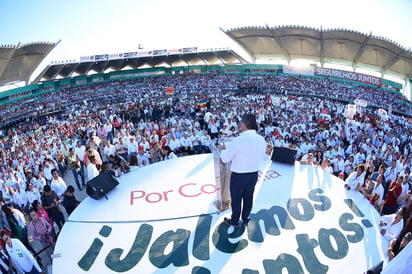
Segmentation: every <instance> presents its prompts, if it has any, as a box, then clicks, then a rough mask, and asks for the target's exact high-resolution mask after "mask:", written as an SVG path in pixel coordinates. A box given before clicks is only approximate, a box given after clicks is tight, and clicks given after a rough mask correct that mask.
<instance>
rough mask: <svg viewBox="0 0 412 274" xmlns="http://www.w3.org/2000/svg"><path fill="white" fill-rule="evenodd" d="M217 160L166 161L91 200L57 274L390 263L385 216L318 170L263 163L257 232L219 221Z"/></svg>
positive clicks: (57, 262) (344, 268)
mask: <svg viewBox="0 0 412 274" xmlns="http://www.w3.org/2000/svg"><path fill="white" fill-rule="evenodd" d="M216 191H219V190H216V187H215V174H214V165H213V156H212V155H211V154H203V155H197V156H189V157H183V158H178V159H175V160H171V161H165V162H160V163H157V164H154V165H151V166H148V167H145V168H141V169H138V170H136V171H133V172H131V173H129V174H126V175H124V176H122V177H121V178H120V185H119V186H118V187H116V188H115V189H114V190H113V191H112V192H111V193H109V194H108V200H106V199H102V200H98V201H95V200H92V199H89V198H87V199H86V200H84V201H83V202H82V203H81V204H80V206H79V207H78V208H77V209H76V210H75V211H74V212H73V213H72V215H71V216H70V217H69V219H68V221H67V222H66V224H65V225H64V227H63V229H62V231H61V233H60V235H59V239H58V241H57V244H56V248H55V253H60V255H61V256H60V257H58V258H55V259H54V261H53V273H59V274H61V273H251V272H254V273H286V272H282V271H287V272H288V273H343V272H344V273H363V272H364V271H366V270H367V269H368V268H370V267H372V266H373V265H375V264H377V263H378V262H380V261H382V260H384V261H385V263H386V256H385V254H386V249H387V247H388V242H387V240H386V239H385V238H383V237H382V236H381V235H380V233H379V230H378V228H377V225H378V223H379V219H380V217H379V215H378V213H377V212H376V210H375V209H374V208H373V207H372V206H371V205H370V204H369V203H368V201H367V200H366V199H364V198H363V196H362V195H361V194H360V193H359V192H357V191H348V190H345V188H344V187H343V182H342V181H340V180H339V179H337V178H336V177H334V176H332V175H330V174H324V173H323V171H322V170H321V169H319V168H318V167H314V166H308V165H300V164H299V163H296V165H294V166H293V165H286V164H280V163H272V162H264V161H262V163H261V166H260V170H259V181H258V183H257V185H256V189H255V195H254V199H255V202H254V207H253V210H252V214H251V216H250V217H251V220H250V223H249V225H248V226H247V227H245V226H241V227H240V228H239V229H236V230H233V228H231V227H228V226H227V225H226V224H225V223H224V222H223V218H224V217H230V214H231V211H230V210H227V211H225V212H218V211H217V209H216V207H215V205H216V197H217V195H216Z"/></svg>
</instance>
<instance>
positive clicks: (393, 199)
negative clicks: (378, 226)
mask: <svg viewBox="0 0 412 274" xmlns="http://www.w3.org/2000/svg"><path fill="white" fill-rule="evenodd" d="M402 181H403V177H402V176H401V175H399V176H398V179H397V180H396V181H394V182H393V183H392V184H391V185H390V186H389V189H388V193H387V195H386V199H385V200H384V202H383V203H382V208H381V211H380V212H381V215H389V214H393V213H395V212H396V210H397V209H398V207H399V205H398V202H397V200H398V197H399V195H401V193H402Z"/></svg>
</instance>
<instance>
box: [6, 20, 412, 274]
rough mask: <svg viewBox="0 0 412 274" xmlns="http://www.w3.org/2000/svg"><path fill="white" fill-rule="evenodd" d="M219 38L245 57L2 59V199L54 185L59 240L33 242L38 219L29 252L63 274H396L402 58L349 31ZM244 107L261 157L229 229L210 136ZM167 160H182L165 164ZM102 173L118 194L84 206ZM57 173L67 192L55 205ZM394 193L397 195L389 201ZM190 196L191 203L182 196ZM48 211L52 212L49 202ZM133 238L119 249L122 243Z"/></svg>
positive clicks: (411, 151) (405, 194)
mask: <svg viewBox="0 0 412 274" xmlns="http://www.w3.org/2000/svg"><path fill="white" fill-rule="evenodd" d="M221 31H222V32H223V33H224V34H226V35H227V36H228V37H229V38H230V39H232V40H233V41H234V42H235V43H236V44H237V45H238V47H239V50H236V51H235V50H234V49H231V48H208V49H200V48H197V47H186V48H176V49H160V50H156V49H153V50H146V49H145V50H143V49H139V50H136V51H134V52H119V53H96V54H95V55H88V56H80V57H79V60H66V61H53V62H51V63H50V64H48V65H47V66H46V67H45V68H44V69H43V70H42V71H41V72H40V73H39V74H38V75H34V74H33V72H34V71H35V70H36V69H38V68H39V67H40V64H41V63H42V61H43V60H44V59H45V58H46V56H47V55H48V54H49V53H50V52H52V51H53V49H54V48H55V47H57V46H58V44H59V43H60V41H58V42H56V43H48V42H41V43H31V44H27V45H21V44H18V45H16V46H10V45H4V46H1V47H0V86H6V85H7V86H10V85H12V86H13V85H15V86H17V83H18V82H24V83H25V85H24V86H20V87H15V88H11V89H8V90H5V91H2V92H0V137H1V142H0V185H1V186H2V189H3V190H1V192H0V193H1V194H2V199H3V200H4V202H5V204H6V205H8V206H10V204H12V201H13V200H12V199H14V198H13V197H12V195H14V194H15V190H14V188H13V187H14V186H15V185H16V184H17V185H19V186H20V184H19V183H17V182H23V183H26V187H27V189H29V185H30V187H33V185H34V188H37V189H38V192H39V197H40V195H41V197H42V202H43V200H44V202H47V198H44V196H45V195H46V193H43V190H45V191H46V188H45V186H46V184H48V185H53V186H54V188H53V186H52V190H53V192H56V193H54V194H55V195H56V201H57V200H58V199H60V198H61V199H62V201H63V204H64V206H63V207H60V210H59V211H58V212H57V209H56V211H53V212H52V211H50V213H48V214H55V215H54V217H52V218H51V221H50V223H51V227H53V228H54V229H55V230H56V231H53V232H57V231H58V233H57V235H52V234H50V235H52V236H53V237H52V236H50V237H52V238H53V239H55V240H56V242H55V243H53V241H51V242H48V243H46V244H44V242H45V239H44V238H42V237H40V236H38V237H37V238H35V237H33V235H34V234H35V231H34V230H33V228H32V226H34V225H32V226H30V229H29V225H27V227H28V228H27V229H26V230H30V233H29V235H30V237H29V238H27V235H26V239H24V240H25V242H24V244H25V245H26V246H28V245H29V240H30V243H32V244H33V243H35V244H34V245H33V246H34V249H35V250H36V251H34V252H32V253H34V255H35V257H36V258H37V261H39V262H40V266H39V267H41V268H42V269H43V270H45V272H46V270H47V272H48V273H51V272H52V269H53V272H54V273H58V274H60V273H68V271H70V272H73V271H75V272H76V273H77V272H79V273H80V272H83V271H85V272H88V271H89V273H118V272H125V273H135V272H136V271H137V272H142V273H153V272H161V271H165V272H164V273H171V272H173V273H174V272H182V273H189V272H190V271H191V273H241V272H242V273H246V272H247V273H251V272H259V271H262V273H263V271H265V272H266V273H284V271H283V270H285V268H286V270H287V271H288V273H312V272H316V273H318V272H319V273H339V271H341V270H342V267H344V268H345V270H346V269H348V272H351V273H359V272H363V271H367V270H368V269H373V268H374V267H376V266H378V268H379V266H380V267H382V265H384V267H388V268H387V270H386V272H385V268H384V270H383V273H406V272H405V269H408V268H407V267H406V266H405V265H408V264H409V265H408V267H409V266H410V264H411V263H410V262H411V260H410V256H412V255H410V254H411V250H412V247H411V244H409V246H408V247H405V246H403V244H402V243H401V241H403V239H404V237H405V239H409V241H410V240H411V238H412V237H411V236H410V235H411V229H412V202H411V189H412V176H411V175H412V173H411V162H412V103H411V100H410V99H411V96H412V52H411V51H410V49H405V48H404V47H402V46H401V45H399V44H397V43H396V42H394V41H391V40H388V39H386V38H383V37H376V36H374V35H373V34H372V33H370V34H363V33H359V32H355V31H351V30H344V29H327V30H325V29H322V28H320V29H315V28H308V27H300V26H278V27H270V26H268V25H266V26H260V27H241V28H235V29H229V30H224V29H221ZM249 112H250V113H253V114H255V115H256V118H257V122H258V127H257V129H256V131H257V132H258V133H259V134H260V135H262V136H263V137H264V138H265V141H266V145H267V152H266V156H267V158H268V159H267V160H268V161H266V162H265V163H264V164H265V165H263V164H262V163H263V161H262V163H261V165H260V167H259V186H258V187H259V189H257V192H256V193H257V195H259V198H260V199H256V200H258V201H256V204H254V209H255V211H254V212H253V214H251V215H253V216H252V217H251V219H250V220H251V222H250V223H249V227H244V226H242V225H241V226H240V230H238V231H237V230H234V231H233V232H228V231H229V230H228V228H227V227H226V226H225V223H224V222H222V220H221V219H222V218H223V216H222V215H221V213H222V211H218V210H216V207H219V206H216V204H217V203H216V196H217V197H218V199H220V200H219V201H220V202H222V204H220V205H223V202H224V200H222V199H224V198H223V197H222V196H224V193H223V191H224V187H223V186H222V188H219V186H218V183H217V182H218V181H219V180H221V181H219V184H220V183H221V182H223V181H224V180H225V178H224V177H225V173H223V172H227V173H228V174H229V173H230V170H229V169H226V166H225V167H222V166H219V164H217V165H216V162H218V160H219V157H217V158H216V157H215V158H213V157H212V156H216V155H215V154H216V151H214V148H216V147H217V144H218V143H219V142H226V141H228V140H231V139H233V138H235V137H236V136H238V135H239V134H240V130H239V127H238V121H240V118H241V117H242V115H243V114H245V113H249ZM197 136H201V137H203V138H201V137H199V138H197ZM187 138H189V139H190V142H189V141H188V139H187ZM96 140H98V141H96ZM179 140H180V141H179ZM222 140H223V141H222ZM192 142H193V143H192ZM185 144H186V145H185ZM215 144H216V145H215ZM276 148H281V149H285V150H287V151H289V150H291V151H293V152H294V153H296V156H295V158H294V159H292V160H296V161H292V165H286V164H283V163H278V162H277V161H275V160H274V158H273V156H274V153H273V151H274V150H276ZM73 152H74V153H75V154H73ZM211 152H212V153H211ZM214 153H215V154H214ZM73 155H75V156H74V158H73ZM115 156H116V157H117V158H116V157H115ZM185 156H189V157H185ZM209 156H210V157H209ZM271 157H272V158H271ZM76 159H77V160H78V161H77V160H76ZM170 159H173V160H176V161H170V162H168V163H165V162H164V161H166V160H170ZM269 159H271V160H273V161H269ZM268 163H269V164H268ZM53 167H54V168H53ZM141 167H145V168H141ZM216 167H218V169H219V171H217V169H215V168H216ZM312 167H313V168H312ZM105 168H107V169H111V170H112V171H113V174H115V175H116V177H117V178H118V180H119V181H120V185H119V186H118V187H117V188H116V189H115V190H114V191H113V192H111V193H110V195H112V196H110V195H109V194H108V196H110V197H109V200H108V201H106V200H104V199H101V200H99V201H96V200H92V199H85V198H86V197H87V195H90V193H88V192H86V184H85V180H86V178H87V181H90V180H93V178H94V177H95V176H98V174H99V172H101V171H103V170H104V169H105ZM140 168H141V169H140ZM54 169H55V170H56V171H54ZM52 170H53V171H52ZM188 170H189V172H188ZM163 171H164V172H163ZM360 171H362V172H360ZM135 172H139V174H138V176H136V174H137V173H135ZM215 172H216V176H215ZM221 173H222V174H221ZM52 174H53V175H52ZM56 174H57V175H56ZM211 174H212V175H211ZM217 174H219V176H218V175H217ZM375 175H376V177H374V176H375ZM14 176H15V178H16V179H13V178H14ZM56 176H57V177H56ZM59 176H60V177H59ZM78 177H80V179H81V180H82V184H80V180H79V178H78ZM56 178H60V179H62V181H63V183H64V182H65V184H67V185H71V186H72V187H71V188H70V191H69V189H64V191H62V192H61V193H58V194H57V192H58V191H60V190H61V189H62V188H60V189H59V188H58V187H56V184H57V183H60V181H59V182H57V181H58V180H59V179H56ZM372 178H373V179H372ZM226 179H227V178H226ZM136 180H140V181H139V185H138V186H137V184H136V182H137V181H136ZM210 180H212V181H213V180H216V184H210V182H209V181H210ZM55 181H56V182H55ZM13 182H14V183H13ZM123 182H126V183H125V184H123ZM153 182H156V184H153ZM182 182H183V183H184V184H183V185H181V186H180V188H178V187H179V184H181V183H182ZM194 182H195V183H194ZM7 184H10V186H9V188H8V187H7V186H8V185H7ZM201 184H203V185H201ZM222 184H223V183H222ZM380 184H381V186H380ZM400 184H402V187H403V190H401V191H400V193H398V194H396V193H397V192H396V193H395V194H391V193H392V192H394V191H397V187H398V186H399V185H400ZM211 185H212V186H213V187H214V191H211V190H210V189H209V188H210V187H211ZM5 186H6V187H5ZM76 186H77V188H76ZM198 186H201V187H200V189H201V191H199V192H198V193H197V192H196V193H195V194H193V193H192V192H190V191H192V190H193V189H192V188H191V187H193V188H194V187H198ZM43 187H44V188H43ZM175 187H176V188H175ZM378 187H380V188H378ZM402 187H401V189H402ZM18 188H20V187H18ZM172 188H173V190H172ZM7 189H9V190H7ZM10 189H13V190H12V191H10ZM143 189H145V190H146V189H147V191H146V192H145V191H143ZM188 189H190V191H188ZM378 189H379V191H380V190H381V189H382V192H379V193H378ZM219 190H221V193H220V192H219ZM27 191H28V192H29V191H31V192H32V191H33V190H32V189H29V190H27ZM67 191H69V192H70V193H67ZM74 191H76V197H77V198H78V199H79V200H82V202H81V203H77V202H78V201H76V198H74V196H72V195H74V194H73V193H74ZM89 191H90V187H89ZM10 193H11V194H10ZM19 193H20V192H19ZM218 193H219V194H218ZM274 193H276V195H274ZM388 193H389V194H388ZM66 194H68V195H67V196H66ZM210 194H213V195H210ZM226 194H227V193H226ZM32 195H34V194H32ZM47 195H49V194H47ZM47 195H46V196H47ZM139 195H140V196H139ZM168 195H169V196H168ZM174 195H175V196H174ZM179 195H180V196H179ZM219 195H220V196H219ZM293 195H294V196H293ZM391 195H397V196H393V197H395V198H393V197H392V196H391ZM212 196H213V197H212ZM274 196H276V197H275V198H274ZM277 196H278V197H277ZM67 197H73V198H67ZM176 197H177V198H176ZM300 197H302V198H300ZM303 197H304V198H303ZM388 197H389V198H388ZM390 197H392V200H391V198H390ZM66 198H67V200H68V199H71V200H70V201H69V202H67V201H66V202H67V203H65V202H64V201H65V200H66ZM193 198H196V202H193V201H194V199H193ZM398 198H399V199H398ZM6 199H8V200H7V201H6ZM106 199H107V197H106ZM308 199H309V200H310V201H309V200H308ZM125 201H127V203H126V205H125V206H124V204H123V203H124V202H125ZM229 201H230V197H229ZM70 202H71V203H72V204H69V203H70ZM162 202H165V203H163V204H162ZM166 202H168V203H167V204H166ZM225 202H227V201H225ZM73 203H75V205H74V204H73ZM134 203H135V204H134ZM228 204H230V202H229V203H228ZM6 205H5V206H3V207H6ZM31 205H32V204H31V203H28V201H26V203H25V204H20V205H19V204H16V203H14V205H13V206H15V207H16V208H20V209H21V210H22V211H24V210H25V208H26V206H27V208H29V207H30V206H31ZM137 205H138V209H136V208H137ZM165 205H167V207H168V210H164V209H165ZM211 205H214V206H211ZM13 206H12V207H13ZM133 206H134V207H133ZM46 207H47V205H46ZM46 207H45V209H46V210H47V211H48V212H49V210H50V209H53V202H50V205H49V206H48V207H47V208H46ZM56 207H57V206H56ZM76 207H77V209H78V210H74V208H76ZM87 207H88V208H87ZM90 207H94V209H95V210H94V211H93V216H91V215H92V214H90ZM7 208H8V207H7ZM2 209H3V210H6V211H7V209H5V208H2ZM40 209H41V207H40ZM218 209H219V210H221V209H222V208H218ZM398 209H399V210H398ZM225 210H228V207H226V208H225ZM302 210H303V211H304V212H303V213H302ZM43 211H44V209H43ZM26 213H27V212H26ZM226 213H227V212H226ZM63 215H64V216H63ZM274 215H276V218H278V219H279V223H278V221H277V220H275V221H273V220H272V219H273V218H272V217H273V216H274ZM387 216H393V218H394V219H393V220H392V219H391V220H390V221H387V219H385V218H386V217H387ZM7 217H8V216H7ZM271 218H272V219H271ZM381 218H382V220H383V221H381V222H380V220H381ZM400 219H402V222H401V221H400ZM56 220H57V221H56ZM65 220H66V223H64V221H65ZM385 220H386V221H385ZM7 221H8V222H9V221H10V222H13V218H11V217H10V219H8V220H7ZM53 221H54V222H55V223H53ZM384 221H385V222H386V223H385V225H383V223H384ZM8 222H3V221H2V222H1V225H2V227H6V226H7V223H8ZM32 222H33V221H32ZM259 222H261V223H259ZM63 223H64V225H63ZM262 223H264V225H262ZM389 224H393V226H395V225H396V224H398V225H397V227H396V229H395V228H394V227H391V226H390V225H389ZM400 224H401V225H400ZM246 225H247V224H246ZM278 225H280V226H278ZM382 226H384V228H382ZM137 227H139V229H138V231H137V229H136V228H137ZM153 227H154V228H155V229H153ZM335 227H336V228H335ZM181 228H182V229H181ZM183 228H184V229H183ZM280 228H281V229H280ZM173 229H176V230H175V231H176V234H174V233H175V231H174V230H173ZM259 229H260V230H259ZM386 229H387V230H388V231H387V230H386ZM79 231H82V233H79ZM136 231H137V234H136V236H135V240H134V243H133V239H131V240H130V242H131V243H133V244H132V245H129V240H124V239H126V238H127V237H128V236H132V237H134V235H132V234H133V233H135V232H136ZM162 231H163V232H164V233H162ZM192 231H193V233H192ZM180 232H182V233H180ZM8 233H12V231H11V232H8ZM179 233H180V234H179ZM232 233H233V234H232ZM391 233H392V234H391ZM3 234H4V233H3ZM178 234H179V235H178ZM216 235H218V236H216ZM219 235H225V237H226V239H223V238H224V237H223V236H222V237H221V236H219ZM314 235H315V236H314ZM20 236H21V235H20ZM41 236H43V235H41ZM232 236H233V238H231V237H232ZM191 237H192V238H193V239H192V238H191ZM241 237H243V238H242V239H241ZM315 237H317V238H316V239H315ZM93 238H94V239H93ZM178 238H179V239H178ZM28 239H29V240H28ZM189 239H190V240H189ZM209 239H210V241H209ZM222 239H223V240H222ZM236 239H237V240H238V242H237V243H236V244H234V243H235V242H236V241H237V240H236ZM239 239H241V240H239ZM285 239H287V240H285ZM225 240H226V241H227V243H226V242H225ZM232 240H233V241H232ZM282 241H283V242H282ZM22 242H23V240H22ZM113 242H115V244H113ZM126 242H127V243H126ZM125 243H126V244H125ZM165 243H166V244H165ZM168 243H173V247H171V246H172V245H171V244H170V245H169V244H168ZM248 243H249V245H248ZM251 243H253V244H251ZM279 243H280V244H279ZM286 243H288V244H286ZM289 243H291V244H290V245H289ZM116 244H118V245H116ZM192 244H193V247H192V246H191V245H192ZM39 245H42V246H39ZM149 245H150V248H148V247H149ZM189 245H190V247H189ZM120 246H121V247H120ZM246 247H247V248H246ZM274 247H276V248H277V249H279V250H276V252H277V253H275V252H274V251H273V250H274ZM123 248H124V249H123ZM392 248H393V249H392ZM403 248H404V249H405V250H406V251H408V252H409V253H406V252H403V253H402V249H403ZM146 249H147V252H146ZM53 250H54V254H53V255H51V254H52V253H50V252H52V251H53ZM125 250H130V251H127V252H129V253H127V252H124V251H125ZM123 252H124V253H123ZM395 253H396V254H395ZM125 254H127V255H126V256H123V255H125ZM159 254H160V255H159ZM266 254H272V255H270V257H269V258H267V257H265V256H266ZM398 254H399V255H398ZM405 254H409V255H406V256H405ZM252 255H253V256H252ZM273 256H275V257H273ZM408 256H409V257H408ZM123 257H125V258H124V259H123ZM120 258H122V259H120ZM182 258H183V259H182ZM318 258H319V259H318ZM392 259H393V261H395V262H396V263H393V264H391V263H390V261H391V260H392ZM240 261H242V263H241V264H239V262H240ZM51 264H53V266H51ZM249 264H250V267H249ZM34 265H35V264H34ZM47 265H48V266H47ZM68 266H70V267H68ZM189 268H190V269H189ZM257 269H259V270H257ZM2 270H3V269H2ZM276 271H277V272H276ZM282 271H283V272H282ZM372 271H375V272H372V273H380V271H377V270H372ZM392 271H395V272H392ZM401 271H404V272H401ZM368 273H369V272H368Z"/></svg>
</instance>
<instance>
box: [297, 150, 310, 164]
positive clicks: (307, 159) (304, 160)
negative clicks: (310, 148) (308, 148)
mask: <svg viewBox="0 0 412 274" xmlns="http://www.w3.org/2000/svg"><path fill="white" fill-rule="evenodd" d="M300 163H301V164H306V165H313V153H312V152H309V153H308V154H305V155H303V157H302V159H301V160H300Z"/></svg>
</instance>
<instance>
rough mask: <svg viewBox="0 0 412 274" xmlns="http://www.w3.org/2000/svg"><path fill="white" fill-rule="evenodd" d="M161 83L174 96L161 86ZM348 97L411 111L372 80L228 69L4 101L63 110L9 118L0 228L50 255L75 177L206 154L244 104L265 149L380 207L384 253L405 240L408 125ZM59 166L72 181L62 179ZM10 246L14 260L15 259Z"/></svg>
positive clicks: (0, 154)
mask: <svg viewBox="0 0 412 274" xmlns="http://www.w3.org/2000/svg"><path fill="white" fill-rule="evenodd" d="M169 86H171V87H173V88H174V95H169V96H166V95H165V88H166V87H169ZM355 99H362V100H365V101H367V102H368V104H369V105H374V106H378V107H379V106H385V107H387V106H388V105H391V107H392V109H393V110H394V111H399V112H402V113H406V114H412V108H411V107H410V105H408V104H407V103H405V102H407V100H406V98H404V97H402V96H400V95H399V94H397V93H393V92H389V91H385V90H383V89H381V88H377V87H370V86H362V85H359V86H354V85H353V84H351V85H343V84H342V83H339V82H336V81H333V80H330V79H318V78H301V77H297V76H273V75H262V76H254V77H250V78H249V79H248V78H247V77H239V75H226V74H207V75H197V74H186V75H176V76H157V77H146V78H138V79H131V80H124V81H115V82H108V83H99V84H95V85H85V86H80V87H73V88H66V89H62V90H61V91H59V92H53V93H48V94H47V95H44V96H43V98H42V100H38V101H35V102H30V103H21V104H14V105H13V106H10V105H8V106H5V107H3V108H2V109H0V112H1V117H3V119H7V117H11V116H13V115H16V114H18V113H27V112H30V111H40V110H41V109H43V108H46V107H48V106H50V105H53V107H54V108H58V109H60V110H61V111H59V112H58V113H56V114H54V115H49V116H43V117H41V116H36V117H32V118H31V119H28V120H27V121H26V122H25V123H22V124H19V125H16V126H15V127H14V128H13V129H10V130H9V131H8V132H7V134H6V135H7V136H6V137H5V138H4V139H3V140H2V142H0V184H1V205H2V208H1V209H2V219H1V226H2V228H3V232H2V238H3V236H4V240H5V241H6V242H7V240H8V239H7V238H8V237H9V236H11V237H12V238H17V239H19V240H20V242H21V243H23V245H24V246H25V247H26V248H27V249H28V250H30V251H32V252H34V250H33V249H32V247H31V245H30V243H29V241H28V235H31V237H32V238H33V240H37V241H39V242H40V243H41V244H42V245H43V246H44V248H45V250H46V251H45V252H49V254H51V253H52V249H53V244H54V242H55V239H56V237H57V235H58V232H59V230H60V229H61V227H62V226H63V225H64V222H65V216H64V215H65V214H63V213H64V211H65V212H66V214H70V213H71V212H72V211H73V210H74V208H75V207H76V206H77V205H78V203H79V202H78V201H77V200H76V198H75V196H74V191H75V187H77V189H78V190H79V191H82V190H83V188H84V187H85V184H86V182H87V181H88V180H91V179H92V178H94V177H95V176H97V175H98V174H99V172H101V171H105V170H112V171H113V174H115V176H121V175H122V174H124V173H126V172H129V171H130V169H131V167H132V166H146V165H150V164H153V163H155V162H158V161H164V160H168V159H172V158H176V157H182V156H185V155H193V154H199V153H208V152H210V149H209V147H210V145H211V144H213V143H214V142H216V141H217V140H218V139H219V138H222V137H223V138H231V137H235V136H237V135H238V134H239V128H238V122H239V121H240V118H241V116H242V115H243V114H245V113H254V114H255V115H256V119H257V121H258V125H259V126H258V128H257V132H258V133H259V134H261V135H262V136H264V137H265V140H266V142H267V144H268V148H273V147H275V146H282V147H289V148H292V149H296V150H297V156H296V157H297V159H296V160H298V161H301V163H305V164H313V165H319V166H320V167H321V168H323V169H324V170H325V172H330V173H333V174H334V175H336V176H338V177H340V178H341V179H342V180H345V187H346V188H347V191H360V192H361V193H362V194H363V195H364V196H365V198H366V199H368V200H369V201H370V203H371V204H372V205H373V206H374V207H375V208H376V209H377V211H378V212H379V214H381V215H382V216H383V217H382V222H381V223H380V224H379V225H380V230H381V233H382V235H383V236H384V237H385V238H386V239H388V241H390V250H388V256H389V258H391V256H392V257H393V256H394V255H396V254H397V253H398V252H399V251H400V249H402V248H403V247H404V244H401V242H402V239H403V238H405V239H406V238H407V239H408V240H410V238H411V234H410V232H411V231H412V222H411V217H412V205H411V202H410V200H411V190H410V189H411V183H412V176H411V159H412V123H411V120H410V119H409V118H408V117H405V116H397V115H393V114H392V115H391V114H390V113H389V114H388V115H386V116H382V115H381V113H380V112H379V111H378V108H376V107H373V108H372V107H366V108H364V107H358V109H357V112H356V114H353V113H352V114H350V113H348V111H347V103H348V102H350V101H354V100H355ZM268 153H270V152H268ZM67 176H73V177H74V181H75V183H76V186H71V185H69V186H68V185H67V184H66V181H67V178H69V177H67ZM62 207H63V208H64V209H63V208H62ZM63 210H64V211H63ZM0 242H1V241H0ZM2 244H3V247H4V249H6V250H8V248H7V246H8V245H7V244H4V243H2ZM3 253H4V252H3ZM5 254H6V255H7V253H5ZM9 255H10V254H9ZM10 256H11V257H12V262H13V267H14V268H16V269H21V267H22V266H21V264H23V262H22V260H20V259H19V258H13V256H12V255H10ZM0 257H1V256H0ZM24 262H26V261H24ZM1 267H3V265H2V264H1V260H0V268H1ZM2 269H3V268H2Z"/></svg>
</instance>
